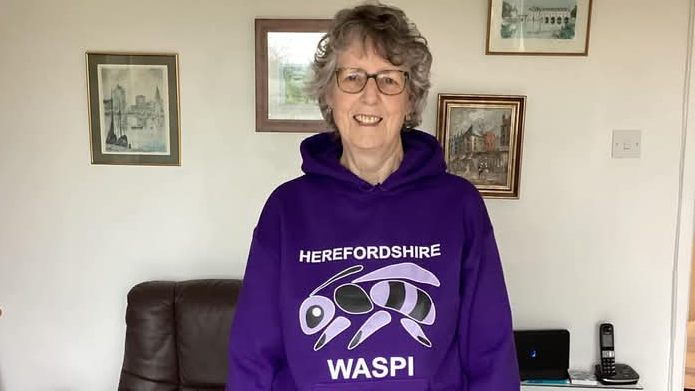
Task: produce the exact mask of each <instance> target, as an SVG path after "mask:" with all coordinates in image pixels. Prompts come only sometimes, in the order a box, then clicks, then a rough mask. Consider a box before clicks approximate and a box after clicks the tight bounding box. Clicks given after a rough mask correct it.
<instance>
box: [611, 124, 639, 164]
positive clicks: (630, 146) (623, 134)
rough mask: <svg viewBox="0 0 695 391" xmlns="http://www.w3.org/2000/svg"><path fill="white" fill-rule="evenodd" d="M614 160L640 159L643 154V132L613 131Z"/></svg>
mask: <svg viewBox="0 0 695 391" xmlns="http://www.w3.org/2000/svg"><path fill="white" fill-rule="evenodd" d="M612 146H613V148H612V154H611V155H612V156H613V158H639V157H640V156H641V152H642V131H641V130H613V142H612Z"/></svg>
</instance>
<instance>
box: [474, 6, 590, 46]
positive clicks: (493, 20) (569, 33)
mask: <svg viewBox="0 0 695 391" xmlns="http://www.w3.org/2000/svg"><path fill="white" fill-rule="evenodd" d="M591 1H592V0H489V2H490V3H489V7H488V8H489V15H488V22H487V47H486V51H485V53H486V54H537V55H561V56H586V55H587V54H588V52H589V27H590V25H591Z"/></svg>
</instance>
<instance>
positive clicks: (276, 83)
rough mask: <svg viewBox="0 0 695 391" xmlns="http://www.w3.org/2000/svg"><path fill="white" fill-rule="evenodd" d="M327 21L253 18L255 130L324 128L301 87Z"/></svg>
mask: <svg viewBox="0 0 695 391" xmlns="http://www.w3.org/2000/svg"><path fill="white" fill-rule="evenodd" d="M330 23H331V21H330V20H329V19H256V20H255V36H256V56H255V57H256V58H255V60H256V64H255V65H256V131H257V132H321V131H324V130H325V129H326V128H327V124H326V122H325V121H324V120H323V117H322V115H321V111H320V109H319V106H318V103H317V102H316V101H314V100H313V99H311V98H310V97H309V95H308V94H307V92H306V90H305V87H306V83H307V81H308V79H309V78H310V75H311V64H312V62H313V58H314V53H315V52H316V48H317V45H318V43H319V41H320V40H321V38H323V36H324V35H325V33H326V32H327V31H328V27H329V25H330Z"/></svg>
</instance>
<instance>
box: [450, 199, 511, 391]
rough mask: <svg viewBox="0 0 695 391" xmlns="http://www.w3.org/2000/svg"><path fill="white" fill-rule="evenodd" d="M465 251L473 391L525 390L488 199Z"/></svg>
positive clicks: (467, 373)
mask: <svg viewBox="0 0 695 391" xmlns="http://www.w3.org/2000/svg"><path fill="white" fill-rule="evenodd" d="M479 205H480V209H479V212H478V213H476V215H477V216H478V218H476V219H474V220H473V221H472V222H469V232H473V234H472V235H471V240H470V241H469V242H468V247H467V251H466V252H465V253H464V258H463V267H462V277H461V278H462V282H461V283H462V286H463V292H462V294H463V297H462V307H461V313H460V324H459V341H460V350H459V351H460V354H461V355H462V362H463V365H464V377H465V379H464V381H465V382H466V383H468V388H467V389H468V390H470V391H511V390H516V391H518V390H519V389H520V383H519V369H518V363H517V358H516V348H515V346H514V334H513V329H512V314H511V308H510V305H509V299H508V297H507V288H506V286H505V283H504V276H503V274H502V264H501V262H500V256H499V252H498V250H497V244H496V242H495V236H494V232H493V229H492V225H491V223H490V219H489V217H488V215H487V211H486V209H485V204H484V203H483V201H482V199H480V200H479Z"/></svg>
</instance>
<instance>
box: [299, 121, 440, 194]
mask: <svg viewBox="0 0 695 391" xmlns="http://www.w3.org/2000/svg"><path fill="white" fill-rule="evenodd" d="M401 142H402V143H403V152H404V156H403V161H402V162H401V165H400V166H399V167H398V169H397V170H396V171H394V172H393V173H392V174H391V175H389V177H388V178H386V180H385V181H384V182H383V183H381V184H378V185H376V186H373V185H372V184H370V183H369V182H367V181H365V180H363V179H362V178H360V177H358V176H357V175H355V174H353V173H352V172H351V171H350V170H348V169H347V168H345V167H343V166H342V165H341V164H340V156H341V155H342V153H343V146H342V143H341V142H340V139H337V138H336V137H335V135H334V134H333V133H331V132H325V133H319V134H316V135H313V136H311V137H308V138H306V139H305V140H304V141H302V144H301V146H300V151H301V153H302V159H303V163H302V170H303V171H304V172H305V173H306V174H307V175H319V176H324V177H329V178H333V179H335V180H338V181H340V182H343V183H346V184H349V185H351V186H354V187H357V188H358V189H360V190H364V191H368V190H371V189H373V188H374V187H379V188H381V189H382V190H386V191H388V190H394V189H396V188H399V187H401V186H403V185H407V184H409V183H412V182H416V181H419V180H421V179H424V178H427V177H430V176H435V175H440V174H442V173H444V172H445V171H446V163H445V162H444V154H443V152H442V148H441V146H440V145H439V142H438V141H437V139H436V138H434V137H433V136H432V135H430V134H428V133H425V132H422V131H420V130H416V129H411V130H406V131H402V132H401Z"/></svg>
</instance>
